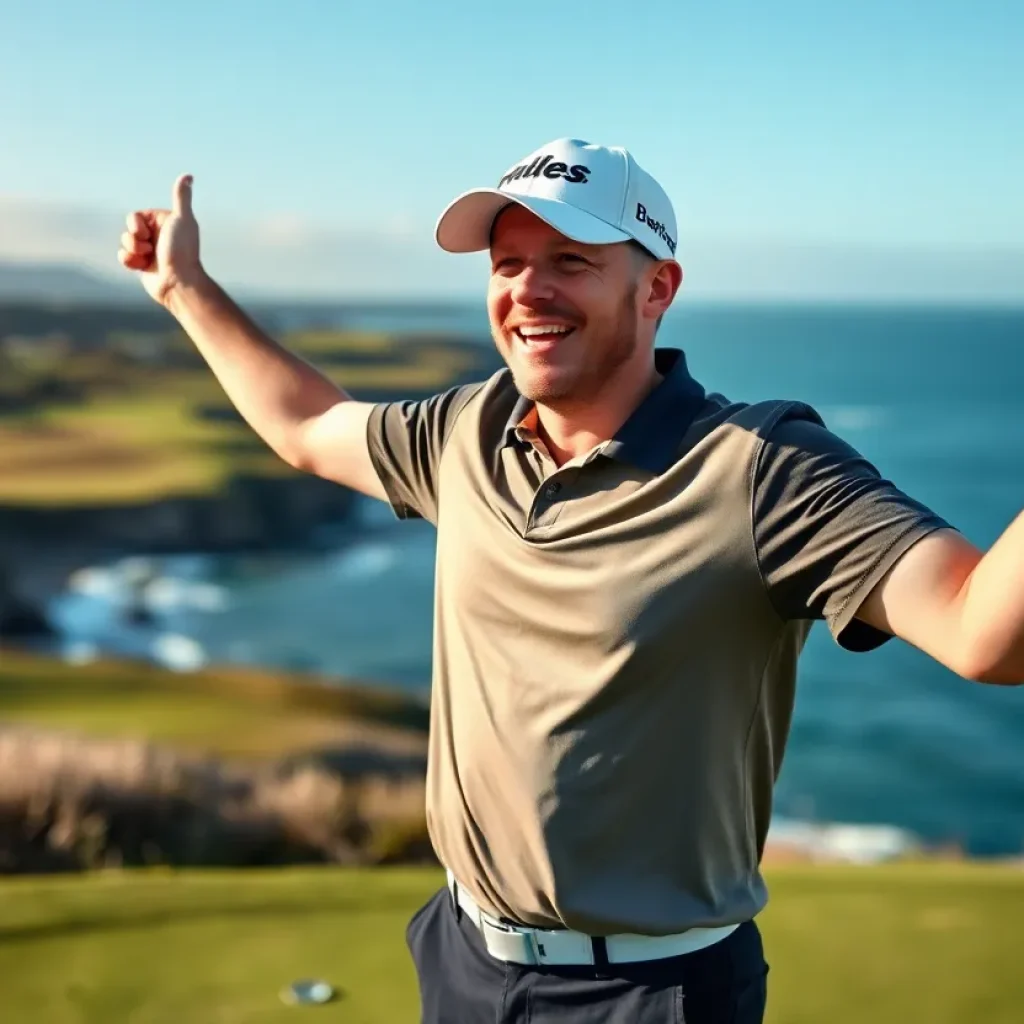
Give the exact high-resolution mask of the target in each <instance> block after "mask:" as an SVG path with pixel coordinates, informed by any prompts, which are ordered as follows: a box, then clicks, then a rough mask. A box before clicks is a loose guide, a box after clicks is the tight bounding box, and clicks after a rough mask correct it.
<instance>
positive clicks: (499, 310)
mask: <svg viewBox="0 0 1024 1024" xmlns="http://www.w3.org/2000/svg"><path fill="white" fill-rule="evenodd" d="M668 276H669V277H671V276H672V274H671V272H670V273H669V275H668ZM664 277H665V275H664V274H663V273H662V272H661V270H659V264H658V263H657V262H656V261H655V260H653V258H652V259H646V258H645V257H643V256H641V255H639V254H638V252H637V250H636V249H635V248H634V247H633V246H631V245H629V244H626V243H617V244H613V245H583V244H581V243H578V242H573V241H571V240H570V239H568V238H566V237H565V236H564V235H562V234H560V233H559V232H557V231H555V229H554V228H552V227H550V226H549V225H548V224H546V223H545V222H544V221H542V220H540V219H539V218H538V217H536V216H534V214H532V213H530V212H529V211H528V210H526V209H524V208H523V207H521V206H519V205H517V204H512V205H510V206H508V207H506V208H505V209H504V210H503V211H502V212H501V214H500V215H499V216H498V218H497V220H496V221H495V224H494V230H493V232H492V237H491V278H490V286H489V288H488V294H487V309H488V315H489V317H490V322H491V333H492V334H493V336H494V342H495V344H496V345H497V347H498V351H499V352H500V353H501V354H502V356H503V357H504V359H505V362H506V363H507V364H508V366H509V369H510V370H511V371H512V375H513V377H514V379H515V383H516V388H517V389H518V391H519V393H520V394H522V395H524V396H525V397H526V398H529V399H531V400H532V401H535V402H538V403H541V404H544V405H548V406H552V407H556V406H559V405H563V406H570V405H571V406H577V405H580V404H584V403H587V402H589V401H593V400H595V399H597V398H598V397H599V396H600V395H601V393H602V392H603V391H605V389H607V388H609V387H614V386H615V384H616V381H618V380H619V379H632V378H634V377H639V376H641V375H643V374H645V373H646V374H648V375H649V374H650V372H651V359H652V355H651V352H652V348H653V344H654V331H655V324H656V320H657V317H658V315H659V314H660V312H663V308H661V307H660V306H659V300H658V295H659V294H660V293H663V292H664V281H662V283H661V286H660V291H659V285H658V282H657V280H656V278H664ZM652 286H653V292H654V295H653V297H652ZM676 286H678V281H676ZM674 292H675V287H672V288H671V294H669V296H668V301H671V295H672V294H674ZM664 305H667V302H665V303H664Z"/></svg>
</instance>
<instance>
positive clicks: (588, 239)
mask: <svg viewBox="0 0 1024 1024" xmlns="http://www.w3.org/2000/svg"><path fill="white" fill-rule="evenodd" d="M511 203H518V204H519V205H520V206H523V207H525V208H526V209H527V210H529V211H530V212H531V213H533V214H535V215H536V216H537V217H539V218H540V219H541V220H542V221H544V223H545V224H549V225H550V226H551V227H553V228H554V229H555V230H556V231H558V232H559V233H561V234H563V235H565V236H566V237H567V238H571V239H573V240H574V241H576V242H582V243H583V244H584V245H609V244H611V243H612V242H625V241H628V240H629V239H630V238H631V237H632V236H631V235H627V234H626V232H625V231H620V230H619V229H618V228H616V227H613V226H612V225H611V224H608V223H607V222H606V221H603V220H601V219H600V218H598V217H595V216H593V214H590V213H586V212H585V211H584V210H580V209H578V208H577V207H575V206H570V205H569V204H568V203H563V202H561V201H559V200H558V199H546V198H541V197H539V196H518V195H513V194H512V193H510V192H499V191H498V189H496V188H477V189H473V190H472V191H471V192H464V193H463V194H462V195H461V196H459V197H458V198H457V199H455V200H453V201H452V202H451V203H450V204H449V205H448V208H447V209H446V210H445V211H444V213H442V214H441V216H440V218H439V219H438V221H437V227H436V228H435V230H434V237H435V238H436V239H437V244H438V245H439V246H441V248H442V249H445V250H447V251H448V252H481V251H482V250H484V249H489V248H490V245H491V228H492V227H493V225H494V219H495V217H497V216H498V214H499V213H501V211H502V210H504V209H505V207H506V206H508V205H510V204H511Z"/></svg>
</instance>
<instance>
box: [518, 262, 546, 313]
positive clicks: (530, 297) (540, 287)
mask: <svg viewBox="0 0 1024 1024" xmlns="http://www.w3.org/2000/svg"><path fill="white" fill-rule="evenodd" d="M511 295H512V300H513V302H515V303H516V305H519V306H536V305H537V304H538V303H543V302H550V301H551V300H552V299H553V298H554V296H555V289H554V283H553V281H552V280H551V275H550V274H548V273H546V272H545V271H544V270H543V269H542V268H540V267H536V266H526V267H523V269H522V270H521V271H520V272H519V274H517V275H516V279H515V282H514V283H513V285H512V292H511Z"/></svg>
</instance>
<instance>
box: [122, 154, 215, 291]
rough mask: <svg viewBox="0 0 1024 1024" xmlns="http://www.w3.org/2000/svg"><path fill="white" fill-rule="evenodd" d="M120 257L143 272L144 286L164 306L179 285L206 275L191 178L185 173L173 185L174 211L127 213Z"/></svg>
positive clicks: (123, 263) (137, 211) (126, 265)
mask: <svg viewBox="0 0 1024 1024" xmlns="http://www.w3.org/2000/svg"><path fill="white" fill-rule="evenodd" d="M117 258H118V260H120V262H121V265H122V266H123V267H126V268H127V269H128V270H137V271H140V277H141V279H142V285H143V287H144V288H145V289H146V291H147V292H148V293H149V294H150V295H151V296H152V297H153V298H154V299H156V301H157V302H159V303H160V304H161V305H166V304H167V301H168V299H169V297H170V295H171V293H172V292H173V291H174V289H175V288H176V287H177V286H178V285H180V284H182V283H184V284H190V283H192V282H193V281H195V280H197V279H199V278H201V277H202V276H203V268H202V264H201V263H200V262H199V224H198V223H197V221H196V218H195V215H194V214H193V213H192V176H191V175H188V174H183V175H182V176H181V177H180V178H178V180H177V181H176V182H175V183H174V190H173V193H172V202H171V209H169V210H136V211H135V212H134V213H130V214H128V230H127V231H125V232H124V234H122V235H121V248H120V250H119V251H118V254H117Z"/></svg>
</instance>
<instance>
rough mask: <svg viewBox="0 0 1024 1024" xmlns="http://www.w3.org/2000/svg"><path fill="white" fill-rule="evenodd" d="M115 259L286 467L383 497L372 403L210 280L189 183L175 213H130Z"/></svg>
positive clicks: (177, 194)
mask: <svg viewBox="0 0 1024 1024" xmlns="http://www.w3.org/2000/svg"><path fill="white" fill-rule="evenodd" d="M118 258H119V259H120V261H121V264H122V265H123V266H124V267H126V268H127V269H129V270H135V271H138V272H139V276H140V277H141V279H142V283H143V285H144V287H145V289H146V291H147V292H148V293H149V294H150V295H151V296H152V297H153V298H154V299H155V300H156V301H157V302H159V303H160V304H161V305H163V306H164V307H165V308H166V309H167V310H168V311H169V312H170V313H171V315H172V316H174V317H175V319H176V320H177V321H178V322H179V323H180V324H181V326H182V328H183V329H184V330H185V332H186V333H187V334H188V336H189V337H190V338H191V339H192V341H193V343H194V344H195V346H196V348H197V349H198V350H199V352H200V354H201V355H202V356H203V358H204V359H205V360H206V362H207V363H208V364H209V366H210V369H211V370H212V371H213V373H214V375H215V376H216V378H217V380H218V381H219V382H220V384H221V386H222V387H223V389H224V391H225V393H226V394H227V396H228V398H229V399H230V400H231V402H232V404H233V405H234V406H235V408H236V409H238V411H239V413H240V414H241V415H242V417H243V418H244V419H245V421H246V422H247V423H248V424H249V425H250V426H251V427H252V429H253V430H255V431H256V433H257V434H258V435H259V436H260V437H261V438H262V439H263V440H264V441H265V442H266V443H267V444H268V445H269V446H270V448H272V449H273V451H275V452H276V453H277V454H278V455H279V456H280V457H281V458H282V459H283V460H284V461H285V462H287V463H288V464H289V465H291V466H294V467H295V468H296V469H299V470H302V471H304V472H307V473H312V474H315V475H317V476H322V477H325V478H327V479H329V480H334V481H337V482H338V483H340V484H343V485H345V486H346V487H351V488H353V489H354V490H357V491H361V492H362V493H363V494H367V495H369V496H371V497H374V498H380V499H382V500H384V499H385V498H386V494H385V491H384V487H383V485H382V484H381V482H380V480H379V477H378V474H377V472H376V470H375V468H374V466H373V464H372V462H371V459H370V453H369V448H368V444H367V436H366V435H367V423H368V420H369V417H370V413H371V411H372V409H373V405H372V404H370V403H366V402H357V401H355V400H353V399H352V398H351V396H349V395H348V394H347V393H346V392H345V391H343V390H342V389H341V388H339V387H338V386H337V385H335V384H334V383H333V382H331V381H330V380H329V379H328V378H327V377H325V376H324V375H323V374H322V373H320V372H319V371H318V370H316V369H315V368H314V367H312V366H311V365H310V364H309V363H307V362H306V361H305V360H303V359H301V358H299V357H298V356H297V355H295V354H294V353H293V352H289V351H288V350H287V349H286V348H284V347H283V346H281V345H279V344H278V343H277V342H275V341H274V340H272V339H271V338H269V337H267V335H266V334H265V333H264V332H263V331H261V330H260V329H259V327H257V326H256V324H255V323H253V322H252V320H250V318H249V317H247V316H246V314H245V313H244V312H243V311H242V310H241V309H240V308H239V307H238V306H237V305H236V304H235V303H234V302H233V301H232V300H231V298H230V297H229V296H228V295H227V294H226V293H225V292H224V291H223V290H222V289H221V288H220V287H219V286H218V285H217V284H216V283H215V282H214V281H213V280H212V279H211V278H210V277H209V276H208V275H207V274H206V272H205V270H204V269H203V266H202V263H201V261H200V257H199V225H198V223H197V221H196V218H195V215H194V214H193V211H192V180H191V178H190V177H189V176H182V177H181V178H179V179H178V180H177V181H176V182H175V185H174V191H173V201H172V206H171V209H169V210H167V209H150V210H139V211H136V212H134V213H132V214H130V215H129V216H128V225H127V230H126V231H125V232H124V234H123V235H122V236H121V250H120V252H119V253H118Z"/></svg>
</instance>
